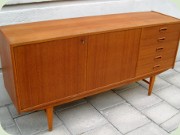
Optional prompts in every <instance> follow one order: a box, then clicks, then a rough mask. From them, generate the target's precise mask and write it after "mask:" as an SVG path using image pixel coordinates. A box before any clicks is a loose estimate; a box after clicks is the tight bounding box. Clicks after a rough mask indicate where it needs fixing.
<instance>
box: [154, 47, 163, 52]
mask: <svg viewBox="0 0 180 135" xmlns="http://www.w3.org/2000/svg"><path fill="white" fill-rule="evenodd" d="M163 49H164V48H163V47H158V48H156V52H159V51H162V50H163Z"/></svg>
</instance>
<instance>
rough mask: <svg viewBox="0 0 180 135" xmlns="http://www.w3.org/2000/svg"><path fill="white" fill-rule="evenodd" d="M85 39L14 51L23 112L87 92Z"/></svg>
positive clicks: (43, 44) (33, 46) (19, 48)
mask: <svg viewBox="0 0 180 135" xmlns="http://www.w3.org/2000/svg"><path fill="white" fill-rule="evenodd" d="M85 40H86V39H85V37H77V38H72V39H66V40H58V41H51V42H45V43H39V44H32V45H24V46H19V47H15V48H14V56H15V63H16V71H17V80H18V82H17V89H18V93H19V98H20V105H21V110H23V109H27V108H31V107H35V106H39V105H45V104H47V103H50V102H51V103H53V102H58V101H60V100H62V99H64V98H67V97H71V96H74V95H76V94H78V93H81V92H83V91H85V72H86V57H87V56H86V55H87V45H85V44H86V43H87V42H86V41H85Z"/></svg>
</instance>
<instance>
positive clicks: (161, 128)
mask: <svg viewBox="0 0 180 135" xmlns="http://www.w3.org/2000/svg"><path fill="white" fill-rule="evenodd" d="M119 96H120V95H119ZM120 97H121V96H120ZM121 98H123V97H121ZM123 99H124V98H123ZM124 100H125V99H124ZM125 101H126V102H127V103H128V104H130V103H129V102H128V101H127V100H125ZM163 102H166V101H164V100H162V101H161V102H159V103H156V104H154V105H152V106H151V107H153V106H155V105H158V104H160V103H163ZM130 105H131V106H132V107H133V108H135V109H136V107H135V106H133V105H132V104H130ZM151 107H147V108H146V109H148V108H151ZM173 108H174V107H173ZM136 110H137V111H139V112H140V113H141V114H142V115H144V116H145V117H146V118H148V119H149V120H150V121H151V122H153V123H155V124H156V125H158V126H159V127H160V128H161V129H163V130H165V129H164V128H162V127H161V126H160V125H159V124H157V123H156V122H155V121H153V120H152V119H151V118H149V117H148V116H146V114H144V113H143V112H142V111H143V110H145V109H143V110H138V109H136ZM178 113H179V112H178ZM178 113H176V114H175V115H177V114H178ZM175 115H173V116H175ZM161 124H162V123H161ZM143 126H144V125H143ZM143 126H141V127H143ZM132 131H134V130H132ZM132 131H131V132H132ZM165 131H166V130H165Z"/></svg>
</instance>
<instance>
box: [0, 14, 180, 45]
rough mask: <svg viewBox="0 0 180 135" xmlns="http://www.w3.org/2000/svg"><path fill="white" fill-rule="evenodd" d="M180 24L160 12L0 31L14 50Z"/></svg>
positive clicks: (10, 26)
mask: <svg viewBox="0 0 180 135" xmlns="http://www.w3.org/2000/svg"><path fill="white" fill-rule="evenodd" d="M178 22H180V20H179V19H176V18H173V17H170V16H166V15H163V14H160V13H157V12H135V13H124V14H113V15H102V16H93V17H81V18H73V19H63V20H53V21H42V22H34V23H26V24H16V25H9V26H2V27H0V31H1V32H2V33H3V34H4V36H5V37H6V39H7V41H8V42H9V44H10V45H11V46H19V45H26V44H31V43H40V42H46V41H51V40H56V39H63V38H71V37H74V36H80V35H88V34H95V33H103V32H108V31H115V30H125V29H131V28H134V27H136V28H137V27H142V26H152V25H157V24H165V23H178Z"/></svg>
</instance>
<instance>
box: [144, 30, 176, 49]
mask: <svg viewBox="0 0 180 135" xmlns="http://www.w3.org/2000/svg"><path fill="white" fill-rule="evenodd" d="M178 39H179V32H172V33H166V34H159V35H152V36H151V37H150V36H147V37H145V36H144V34H142V38H141V46H151V45H162V44H166V43H168V42H172V41H178Z"/></svg>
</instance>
